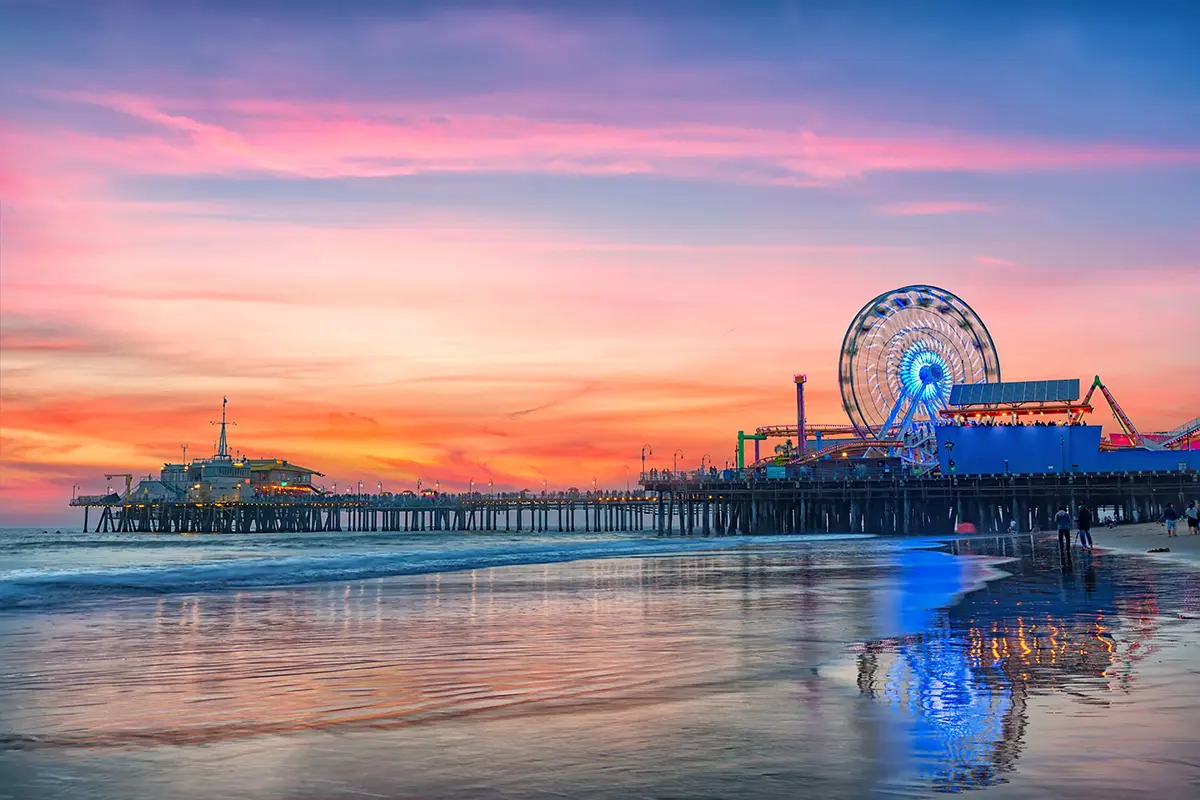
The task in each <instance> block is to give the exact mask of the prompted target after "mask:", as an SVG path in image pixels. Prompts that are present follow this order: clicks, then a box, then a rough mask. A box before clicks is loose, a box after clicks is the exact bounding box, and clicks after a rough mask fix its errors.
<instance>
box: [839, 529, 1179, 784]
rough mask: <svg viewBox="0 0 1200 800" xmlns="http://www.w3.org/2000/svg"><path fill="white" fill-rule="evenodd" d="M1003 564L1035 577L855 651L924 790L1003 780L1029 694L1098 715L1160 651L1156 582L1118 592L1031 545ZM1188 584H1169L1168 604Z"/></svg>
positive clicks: (1102, 575)
mask: <svg viewBox="0 0 1200 800" xmlns="http://www.w3.org/2000/svg"><path fill="white" fill-rule="evenodd" d="M1014 547H1015V544H1014V540H1012V539H1008V538H1007V537H1005V538H1002V539H996V540H993V541H991V542H987V541H977V542H974V543H972V544H970V545H967V546H964V547H962V548H961V549H962V550H969V551H970V552H972V553H974V554H981V555H986V554H989V552H990V553H991V554H996V555H999V554H1003V555H1005V556H1009V557H1012V556H1020V555H1021V554H1020V553H1019V552H1014ZM956 549H960V548H956ZM1054 566H1057V567H1058V570H1056V571H1051V570H1052V568H1053V567H1054ZM1143 566H1145V565H1143ZM1006 567H1008V568H1010V569H1015V570H1016V571H1017V573H1018V576H1024V577H1027V578H1029V577H1034V578H1035V580H1034V581H1032V582H1031V583H1020V582H1018V581H1011V582H1003V581H1002V582H999V583H996V584H992V585H989V586H988V587H987V588H986V589H985V590H984V591H982V592H980V593H978V594H974V595H970V596H968V597H967V598H965V599H964V600H963V601H962V602H961V603H960V604H959V605H957V606H956V607H954V608H953V609H952V610H950V611H946V612H942V613H939V614H938V615H937V616H936V621H935V622H934V623H933V624H931V625H929V626H928V628H927V629H926V630H925V631H923V632H921V633H919V634H913V635H908V636H904V637H898V638H894V639H888V640H876V641H868V642H864V643H862V644H860V645H858V646H857V647H856V648H855V649H856V651H857V666H858V689H859V691H860V693H861V694H862V695H863V696H864V697H868V698H871V699H874V700H878V701H881V702H885V703H887V704H888V705H889V706H890V707H892V708H893V709H896V710H899V711H901V712H902V713H903V715H904V717H905V718H906V721H907V723H908V730H907V732H906V733H907V737H906V738H907V741H908V742H909V745H910V746H911V748H912V750H913V752H912V753H911V762H912V763H913V764H915V765H918V766H919V767H920V769H919V771H918V777H919V780H920V782H921V783H924V784H928V785H931V786H934V787H937V788H939V789H943V790H950V791H957V790H962V789H969V788H982V787H986V786H990V785H994V784H997V783H1003V782H1006V780H1007V778H1006V775H1008V774H1010V773H1013V772H1014V771H1016V770H1017V767H1018V765H1017V761H1018V759H1019V758H1020V755H1021V753H1022V751H1023V750H1024V749H1025V746H1026V743H1025V732H1026V729H1027V728H1028V726H1029V724H1030V719H1029V713H1028V708H1029V702H1030V699H1031V698H1032V697H1034V696H1037V695H1039V694H1048V693H1061V694H1063V695H1066V696H1068V697H1070V698H1071V699H1072V701H1074V702H1078V703H1081V704H1091V705H1096V706H1100V707H1105V706H1107V705H1108V704H1109V702H1110V700H1109V695H1110V694H1112V693H1114V692H1120V693H1124V694H1128V693H1129V692H1130V691H1131V690H1132V689H1133V687H1134V684H1135V682H1136V679H1137V671H1138V670H1137V667H1138V663H1139V662H1141V661H1142V660H1143V659H1145V658H1146V657H1147V656H1148V655H1150V654H1152V653H1154V652H1156V651H1157V649H1158V647H1159V645H1158V643H1157V641H1156V634H1157V632H1158V625H1157V622H1156V620H1157V619H1158V616H1159V606H1158V594H1159V589H1158V586H1157V583H1156V582H1153V581H1146V582H1138V583H1136V584H1134V585H1128V584H1126V585H1122V576H1121V575H1120V574H1119V573H1114V572H1113V571H1112V570H1104V569H1101V568H1099V565H1098V564H1097V559H1096V558H1095V557H1094V556H1092V555H1091V554H1083V555H1081V556H1080V555H1075V554H1071V553H1069V552H1067V553H1060V555H1059V558H1058V560H1057V564H1055V561H1054V559H1053V557H1052V556H1050V555H1047V554H1042V555H1041V556H1038V555H1037V554H1036V553H1035V548H1034V544H1033V542H1032V541H1030V546H1029V548H1028V550H1027V552H1026V553H1025V558H1024V560H1023V561H1021V562H1015V563H1014V562H1010V563H1007V564H1006ZM1195 583H1196V578H1195V575H1191V576H1189V577H1188V578H1187V579H1186V580H1185V581H1184V582H1183V584H1182V586H1181V585H1179V584H1177V583H1170V584H1168V587H1167V590H1168V591H1169V592H1170V593H1171V594H1172V595H1173V596H1174V598H1175V600H1173V602H1178V600H1179V599H1180V598H1181V597H1182V598H1186V596H1187V595H1188V589H1189V587H1194V586H1195ZM1081 584H1082V585H1081ZM1184 602H1185V603H1186V602H1187V600H1186V599H1185V600H1184Z"/></svg>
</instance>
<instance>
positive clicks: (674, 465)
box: [671, 450, 683, 475]
mask: <svg viewBox="0 0 1200 800" xmlns="http://www.w3.org/2000/svg"><path fill="white" fill-rule="evenodd" d="M682 457H683V450H676V451H675V452H674V453H672V454H671V474H673V475H674V474H678V472H679V459H680V458H682Z"/></svg>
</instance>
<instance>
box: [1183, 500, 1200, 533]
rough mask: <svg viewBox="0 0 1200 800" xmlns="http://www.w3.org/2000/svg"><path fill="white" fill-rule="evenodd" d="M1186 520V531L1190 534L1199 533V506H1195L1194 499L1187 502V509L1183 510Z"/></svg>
mask: <svg viewBox="0 0 1200 800" xmlns="http://www.w3.org/2000/svg"><path fill="white" fill-rule="evenodd" d="M1183 515H1184V516H1185V517H1187V521H1188V533H1190V534H1191V535H1192V536H1197V535H1200V508H1196V501H1195V500H1193V501H1192V502H1190V503H1188V507H1187V509H1186V510H1185V511H1184V512H1183Z"/></svg>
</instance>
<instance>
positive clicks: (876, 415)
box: [839, 286, 1000, 439]
mask: <svg viewBox="0 0 1200 800" xmlns="http://www.w3.org/2000/svg"><path fill="white" fill-rule="evenodd" d="M952 323H953V324H952ZM839 374H840V378H841V390H842V399H843V405H844V406H845V407H846V409H847V414H848V415H849V417H850V419H851V422H852V423H853V424H854V427H855V429H856V430H857V431H859V435H861V436H863V437H866V438H880V439H885V438H903V437H905V436H907V434H908V432H909V431H910V430H911V429H912V428H914V427H918V428H922V429H924V428H927V427H928V426H931V425H935V424H939V423H940V422H941V421H942V420H941V419H940V417H939V415H938V413H937V411H938V409H941V408H944V407H945V405H946V401H947V400H948V399H949V393H950V388H951V386H953V385H954V384H955V383H968V382H983V381H988V380H998V379H999V376H1000V365H999V360H998V358H997V356H996V352H995V345H994V344H993V343H992V340H991V336H990V335H989V334H988V332H987V328H986V327H985V326H984V325H983V322H982V320H980V319H979V317H978V315H977V314H975V312H974V311H973V310H972V309H971V308H970V306H968V305H967V304H966V303H964V302H963V301H962V300H961V299H959V298H958V297H956V296H954V295H953V294H950V293H949V292H947V291H945V290H943V289H938V288H936V287H932V286H907V287H903V288H901V289H897V290H895V291H893V292H887V293H885V294H883V295H880V296H879V297H877V298H875V299H874V300H873V301H871V302H870V303H868V304H867V305H865V306H864V307H863V308H862V309H861V310H860V311H859V313H858V316H857V317H856V318H855V320H854V321H853V322H852V323H851V325H850V327H849V328H848V330H847V332H846V337H845V340H844V342H843V348H842V359H841V363H840V364H839ZM897 431H898V434H897V433H896V432H897Z"/></svg>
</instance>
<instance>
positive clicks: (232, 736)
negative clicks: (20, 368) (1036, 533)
mask: <svg viewBox="0 0 1200 800" xmlns="http://www.w3.org/2000/svg"><path fill="white" fill-rule="evenodd" d="M956 548H960V549H970V551H971V552H972V553H973V554H974V555H976V556H992V557H995V556H1001V555H1004V556H1007V557H1009V558H1013V559H1015V560H1012V561H1008V562H1005V563H1004V564H1003V565H1002V566H1003V569H1004V570H1005V571H1006V572H1009V573H1012V577H1009V578H1004V579H1002V580H995V581H991V582H989V583H987V584H986V585H984V584H981V583H980V580H981V576H984V577H986V574H987V571H988V567H987V564H988V562H987V561H986V560H983V559H963V558H955V557H951V556H948V555H945V554H940V553H933V552H929V551H926V550H909V549H900V548H897V547H895V546H892V545H880V546H877V547H874V548H867V547H863V546H861V545H853V546H849V545H848V546H840V547H830V546H826V547H809V546H802V547H796V546H791V547H771V548H762V549H760V550H747V551H744V552H739V553H735V554H728V553H725V554H713V555H699V556H688V557H674V556H672V557H664V558H644V559H623V560H606V561H592V562H577V563H570V564H553V565H545V566H533V567H515V568H506V569H492V570H481V571H477V572H461V573H445V574H441V575H429V576H423V577H419V578H404V579H385V580H372V581H360V582H355V583H350V584H343V585H322V586H310V587H293V588H288V589H279V590H259V591H253V592H240V593H230V594H205V595H197V596H191V597H174V598H165V597H164V598H161V599H158V600H129V601H123V602H120V603H113V604H111V605H109V606H107V607H105V608H101V609H96V610H93V611H88V612H86V613H85V612H76V613H69V614H68V613H62V614H57V615H55V616H54V617H53V624H49V623H48V622H47V623H45V624H43V622H44V621H41V622H36V621H31V620H32V618H28V619H26V618H22V619H17V618H15V617H13V618H8V619H7V620H0V625H3V626H4V627H3V631H2V632H3V633H4V635H5V642H6V654H5V655H6V658H7V660H8V662H9V663H8V664H7V665H6V667H7V668H6V670H5V672H4V674H3V675H0V719H2V720H3V721H4V729H3V731H0V737H2V738H3V741H4V744H6V745H7V748H8V751H9V752H8V754H5V753H3V752H0V779H4V778H5V776H6V774H7V775H8V776H9V777H11V776H13V775H25V776H27V777H25V778H22V780H25V781H26V782H25V783H24V784H21V785H24V786H27V787H31V788H30V789H29V791H31V792H36V796H39V797H57V796H63V797H66V796H70V793H71V791H73V785H74V784H72V783H71V781H73V780H79V779H83V778H82V777H72V774H73V773H71V770H72V769H75V768H76V767H74V766H72V765H77V768H78V769H79V770H80V773H79V775H80V776H83V775H87V776H90V777H88V778H87V779H88V780H93V779H95V780H99V778H98V777H97V776H99V775H100V774H101V773H103V774H104V775H106V776H107V777H106V778H105V780H106V781H107V783H105V786H106V787H108V788H106V789H105V790H104V791H100V792H99V793H97V794H95V795H94V796H108V797H124V796H135V795H137V794H138V793H139V790H140V791H142V792H146V791H152V792H153V793H154V794H155V796H162V797H181V798H183V797H186V798H192V797H201V796H212V795H213V794H221V795H222V796H248V797H249V796H255V795H254V791H252V789H253V787H259V788H261V787H262V786H266V785H269V786H270V787H271V790H272V791H274V792H276V793H284V792H285V790H286V791H287V792H291V795H290V796H297V797H309V796H314V797H315V796H328V794H321V792H325V791H326V790H327V789H329V787H335V788H338V791H343V790H344V791H345V792H373V793H377V794H382V795H385V796H389V795H393V794H396V793H401V794H404V793H407V794H412V795H421V796H429V797H453V796H491V795H495V796H501V795H505V794H507V795H517V796H534V795H538V794H546V795H554V794H559V795H561V794H563V793H567V794H570V795H571V796H576V797H610V796H628V795H629V794H648V795H663V794H674V795H689V796H690V795H695V794H705V795H710V796H753V797H764V796H780V797H791V796H795V788H796V787H797V786H810V787H822V791H823V792H824V794H823V796H826V797H839V796H845V797H861V796H866V795H867V794H869V793H870V792H873V791H877V790H878V791H886V792H889V793H899V794H920V793H921V792H922V791H926V790H928V789H930V788H938V789H944V790H959V789H964V788H976V787H986V786H995V785H997V784H1000V783H1004V782H1006V781H1012V780H1014V779H1015V778H1016V776H1018V775H1020V774H1022V773H1029V772H1030V770H1031V769H1032V767H1030V766H1023V765H1026V764H1027V763H1028V761H1029V759H1028V753H1029V752H1031V751H1033V752H1052V753H1053V754H1055V755H1057V754H1058V753H1059V751H1060V749H1061V748H1062V747H1068V748H1069V747H1071V746H1072V744H1071V742H1073V741H1075V740H1073V739H1071V738H1070V737H1071V736H1072V735H1074V734H1073V733H1072V731H1070V730H1067V731H1066V733H1065V734H1062V736H1063V737H1064V738H1063V741H1064V744H1061V745H1059V744H1054V745H1050V746H1048V745H1046V744H1045V740H1044V739H1043V740H1042V743H1041V744H1040V745H1039V743H1038V741H1039V740H1038V731H1039V730H1043V729H1044V730H1046V731H1049V732H1052V733H1053V735H1054V736H1055V737H1057V736H1059V735H1060V732H1059V728H1056V727H1055V726H1056V725H1057V724H1058V723H1056V722H1055V717H1054V715H1050V714H1048V713H1046V712H1045V711H1044V710H1039V703H1041V701H1040V700H1038V698H1043V699H1049V700H1053V699H1054V698H1061V699H1063V700H1065V701H1067V702H1069V703H1071V704H1077V705H1081V706H1088V707H1098V706H1107V705H1108V704H1110V703H1113V698H1114V697H1117V696H1134V695H1135V693H1138V692H1139V691H1140V692H1141V693H1140V694H1137V695H1136V696H1137V698H1138V700H1139V702H1140V703H1141V704H1142V705H1143V706H1144V708H1145V710H1146V713H1157V714H1162V715H1163V719H1164V720H1166V721H1167V722H1170V721H1171V720H1172V719H1174V718H1172V717H1171V716H1170V715H1171V714H1172V705H1171V703H1172V702H1173V698H1172V696H1171V695H1169V694H1168V695H1163V694H1162V693H1161V692H1160V691H1159V690H1158V689H1157V688H1156V687H1154V686H1146V687H1145V688H1144V689H1141V690H1139V681H1140V680H1142V678H1143V677H1144V676H1145V674H1146V661H1145V660H1144V659H1145V657H1146V654H1147V653H1149V652H1152V651H1153V648H1155V647H1166V648H1168V649H1170V648H1172V647H1177V646H1178V645H1179V643H1180V641H1190V640H1191V639H1190V638H1189V637H1191V638H1194V635H1195V626H1194V624H1192V623H1187V624H1192V627H1191V628H1187V629H1186V630H1185V629H1179V630H1175V629H1173V630H1171V631H1166V632H1164V631H1163V630H1162V629H1161V627H1162V625H1163V623H1162V611H1161V609H1164V608H1165V609H1171V610H1172V611H1173V612H1174V611H1175V610H1179V611H1184V612H1195V611H1196V609H1195V608H1194V607H1192V606H1194V604H1195V597H1196V592H1195V588H1196V585H1195V581H1196V578H1195V576H1194V575H1193V574H1190V573H1180V572H1178V571H1175V572H1170V571H1167V572H1163V571H1162V570H1163V569H1164V568H1162V567H1160V566H1156V565H1151V564H1145V563H1142V562H1139V561H1137V560H1134V559H1128V558H1123V559H1106V560H1103V561H1101V560H1100V559H1096V560H1090V561H1088V560H1085V559H1084V558H1076V559H1075V560H1074V561H1073V562H1072V563H1071V564H1070V565H1069V566H1067V565H1065V564H1062V563H1060V562H1059V561H1058V560H1057V558H1056V557H1055V556H1054V554H1053V550H1051V549H1048V548H1045V547H1043V546H1042V545H1041V544H1040V543H1039V544H1038V546H1037V547H1035V546H1034V543H1033V542H1026V543H1025V544H1021V543H1019V542H1014V541H1013V540H1004V541H997V542H995V543H989V542H988V541H986V540H977V541H973V542H969V543H962V544H959V545H956ZM1089 558H1090V557H1089ZM966 589H977V590H976V591H973V592H971V593H970V594H967V595H966V596H965V597H963V598H962V599H961V601H959V602H955V598H956V597H957V595H958V594H959V593H961V592H962V591H963V590H966ZM47 619H49V618H47ZM906 631H907V633H906ZM848 658H849V661H847V659H848ZM842 663H847V664H848V667H849V673H850V676H848V680H847V681H846V682H841V681H839V680H838V679H837V678H836V676H835V673H836V672H837V665H838V664H842ZM851 676H852V677H851ZM855 680H856V681H857V691H854V688H853V683H854V681H855ZM1043 705H1044V704H1043ZM1192 710H1193V711H1194V710H1195V707H1194V706H1193V708H1192ZM1056 713H1059V712H1056ZM1180 713H1182V714H1184V715H1185V716H1183V717H1182V719H1183V720H1184V722H1180V721H1179V720H1178V719H1175V720H1174V724H1178V725H1186V724H1187V723H1186V719H1187V716H1186V714H1188V713H1190V712H1189V711H1188V710H1187V709H1183V710H1182V711H1181V712H1180ZM1076 733H1077V731H1076ZM330 734H336V736H330ZM196 744H203V745H204V747H202V748H196V747H189V746H188V745H196ZM1048 747H1049V748H1050V749H1049V750H1047V748H1048ZM1039 748H1041V750H1039ZM76 753H78V754H80V758H81V760H80V761H78V762H72V761H68V760H65V759H68V758H69V757H70V756H71V754H76ZM137 753H150V754H152V756H151V761H149V762H144V761H140V760H139V759H140V758H141V756H138V755H136V754H137ZM289 753H295V754H303V755H302V757H299V756H298V757H297V758H293V759H291V760H289V759H288V758H287V757H286V755H287V754H289ZM397 753H403V756H402V763H404V764H408V765H416V764H420V765H421V769H420V770H416V771H412V770H407V771H403V772H401V773H398V772H397V771H396V770H395V769H391V768H389V764H392V763H393V762H394V760H395V759H396V758H397V756H396V754H397ZM43 755H45V756H46V757H47V758H49V759H52V763H54V765H55V766H54V769H53V770H43V769H42V768H41V767H38V766H37V765H38V764H42V763H43V762H42V761H40V760H39V759H41V758H42V756H43ZM21 759H25V760H24V761H22V760H21ZM30 759H32V760H30ZM45 763H51V762H50V761H47V762H45ZM147 763H149V765H150V766H147V765H146V764H147ZM6 764H7V765H8V766H7V767H6ZM166 764H171V765H173V766H172V767H171V770H173V772H171V774H172V775H174V777H173V778H172V779H171V780H170V781H169V786H164V785H163V784H161V783H155V781H156V780H161V778H160V777H159V776H161V775H163V774H164V772H163V771H164V770H166V769H167V767H166V766H165V765H166ZM14 765H15V766H14ZM30 765H34V766H30ZM6 769H7V770H8V772H7V773H6ZM104 769H109V772H104ZM1037 774H1038V773H1037V772H1036V771H1034V772H1033V773H1032V775H1037ZM63 775H66V776H67V777H65V778H64V777H62V776H63ZM265 776H266V777H265ZM268 777H269V780H268V779H267V778H268ZM1027 777H1029V775H1027ZM1051 777H1053V776H1051ZM264 781H265V782H264ZM13 785H17V784H16V783H14V784H13ZM316 786H319V787H325V788H324V789H322V790H321V792H318V791H317V789H315V788H313V787H316ZM585 788H586V790H585ZM485 789H486V791H485ZM29 796H33V795H32V794H30V795H29ZM339 796H340V795H339Z"/></svg>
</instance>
